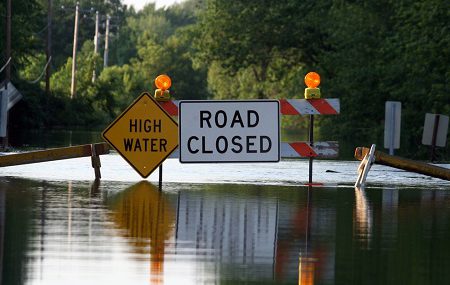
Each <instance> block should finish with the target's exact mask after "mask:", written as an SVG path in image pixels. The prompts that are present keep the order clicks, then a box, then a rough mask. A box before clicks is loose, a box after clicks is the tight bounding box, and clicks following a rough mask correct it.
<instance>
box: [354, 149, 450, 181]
mask: <svg viewBox="0 0 450 285" xmlns="http://www.w3.org/2000/svg"><path fill="white" fill-rule="evenodd" d="M368 152H369V148H366V147H357V148H356V149H355V158H356V159H358V160H362V159H363V158H364V157H365V155H366V154H367V153H368ZM375 163H377V164H382V165H386V166H391V167H395V168H399V169H403V170H406V171H411V172H416V173H420V174H424V175H428V176H431V177H436V178H440V179H444V180H449V181H450V169H447V168H443V167H439V166H435V165H431V164H427V163H423V162H418V161H414V160H411V159H406V158H402V157H398V156H393V155H388V154H385V153H383V152H379V151H375Z"/></svg>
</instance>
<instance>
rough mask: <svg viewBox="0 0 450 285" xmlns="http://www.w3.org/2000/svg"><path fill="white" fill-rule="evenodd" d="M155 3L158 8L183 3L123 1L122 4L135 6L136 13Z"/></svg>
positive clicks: (171, 0) (157, 0)
mask: <svg viewBox="0 0 450 285" xmlns="http://www.w3.org/2000/svg"><path fill="white" fill-rule="evenodd" d="M151 2H155V3H156V8H160V7H163V6H170V5H171V4H173V3H175V2H181V0H123V1H122V3H123V4H126V5H133V6H134V8H135V9H136V11H138V10H140V9H142V7H144V6H145V4H147V3H151Z"/></svg>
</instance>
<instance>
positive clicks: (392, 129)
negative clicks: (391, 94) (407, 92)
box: [384, 101, 402, 155]
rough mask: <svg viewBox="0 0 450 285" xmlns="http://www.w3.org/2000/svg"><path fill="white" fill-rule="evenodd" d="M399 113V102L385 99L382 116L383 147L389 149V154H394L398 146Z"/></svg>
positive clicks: (400, 108) (400, 109) (400, 112)
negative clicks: (383, 116) (383, 114)
mask: <svg viewBox="0 0 450 285" xmlns="http://www.w3.org/2000/svg"><path fill="white" fill-rule="evenodd" d="M401 114H402V103H401V102H396V101H386V105H385V118H384V148H386V149H389V155H394V149H399V148H400V125H401Z"/></svg>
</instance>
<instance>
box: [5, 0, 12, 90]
mask: <svg viewBox="0 0 450 285" xmlns="http://www.w3.org/2000/svg"><path fill="white" fill-rule="evenodd" d="M10 57H11V0H7V1H6V60H9V58H10ZM10 80H11V61H10V62H9V64H8V65H7V66H6V69H5V82H6V86H8V82H9V81H10ZM6 88H8V87H6Z"/></svg>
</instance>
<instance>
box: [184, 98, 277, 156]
mask: <svg viewBox="0 0 450 285" xmlns="http://www.w3.org/2000/svg"><path fill="white" fill-rule="evenodd" d="M178 116H179V122H180V130H179V141H180V162H186V163H203V162H216V163H220V162H278V161H279V160H280V103H279V101H277V100H249V101H242V100H239V101H214V100H211V101H180V104H179V114H178Z"/></svg>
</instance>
